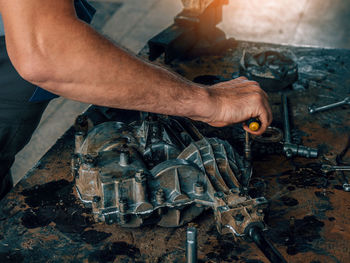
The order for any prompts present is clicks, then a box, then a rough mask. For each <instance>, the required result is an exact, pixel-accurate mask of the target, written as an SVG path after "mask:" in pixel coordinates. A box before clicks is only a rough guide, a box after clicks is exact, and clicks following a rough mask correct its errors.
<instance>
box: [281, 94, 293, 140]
mask: <svg viewBox="0 0 350 263" xmlns="http://www.w3.org/2000/svg"><path fill="white" fill-rule="evenodd" d="M281 98H282V106H283V126H284V142H285V143H291V142H292V138H291V135H290V126H289V116H288V99H287V96H286V95H285V94H282V96H281Z"/></svg>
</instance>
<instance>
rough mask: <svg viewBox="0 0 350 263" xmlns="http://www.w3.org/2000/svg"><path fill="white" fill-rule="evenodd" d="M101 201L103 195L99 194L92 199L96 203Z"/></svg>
mask: <svg viewBox="0 0 350 263" xmlns="http://www.w3.org/2000/svg"><path fill="white" fill-rule="evenodd" d="M100 201H101V197H99V196H97V195H95V196H94V198H93V199H92V202H94V203H98V202H100Z"/></svg>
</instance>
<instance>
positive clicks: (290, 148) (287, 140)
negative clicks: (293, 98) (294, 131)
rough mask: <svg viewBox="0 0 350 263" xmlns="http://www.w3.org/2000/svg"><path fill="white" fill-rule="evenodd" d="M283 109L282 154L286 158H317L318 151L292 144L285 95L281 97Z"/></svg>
mask: <svg viewBox="0 0 350 263" xmlns="http://www.w3.org/2000/svg"><path fill="white" fill-rule="evenodd" d="M281 100H282V107H283V124H284V145H283V152H284V154H285V155H286V156H287V157H288V158H291V157H293V156H301V157H306V158H317V156H318V150H317V149H313V148H309V147H306V146H303V145H298V144H294V143H293V142H292V137H291V132H290V126H289V114H288V98H287V96H286V95H285V94H283V95H282V96H281Z"/></svg>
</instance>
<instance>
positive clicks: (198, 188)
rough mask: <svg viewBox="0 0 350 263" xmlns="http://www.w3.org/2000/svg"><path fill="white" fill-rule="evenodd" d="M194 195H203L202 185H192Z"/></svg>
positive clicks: (198, 183)
mask: <svg viewBox="0 0 350 263" xmlns="http://www.w3.org/2000/svg"><path fill="white" fill-rule="evenodd" d="M194 193H195V194H196V195H203V193H204V185H203V184H202V183H201V182H197V183H195V184H194Z"/></svg>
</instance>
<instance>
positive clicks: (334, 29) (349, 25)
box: [12, 0, 350, 183]
mask: <svg viewBox="0 0 350 263" xmlns="http://www.w3.org/2000/svg"><path fill="white" fill-rule="evenodd" d="M90 2H92V4H95V6H96V7H97V8H99V13H97V15H96V17H95V19H94V21H93V26H94V27H95V28H96V30H98V31H99V32H101V33H102V34H104V35H106V36H108V37H109V38H110V39H112V40H113V41H115V42H116V43H118V44H119V45H122V46H124V47H126V48H128V49H129V50H130V51H131V52H134V53H137V52H138V51H139V50H140V49H141V48H142V47H143V46H144V45H145V44H146V42H147V40H148V39H150V38H151V37H152V36H154V35H155V34H157V33H158V32H160V31H162V30H163V29H164V28H166V27H167V26H168V25H170V24H171V23H172V21H173V17H174V16H175V15H176V14H177V13H179V12H180V11H181V9H182V5H181V1H180V0H108V1H107V0H104V1H103V0H95V1H90ZM219 27H220V28H221V29H223V30H224V31H225V33H226V34H227V36H229V37H234V38H236V39H240V40H250V41H260V42H269V43H283V44H290V45H310V46H318V47H331V48H350V34H349V33H350V2H349V1H344V0H298V1H295V0H283V1H276V0H230V4H229V5H228V6H225V8H224V18H223V22H222V23H221V24H220V25H219ZM88 106H89V105H87V104H83V103H79V102H75V101H70V100H66V99H64V98H59V99H56V100H54V101H52V102H51V103H50V105H49V107H48V109H47V110H46V112H45V114H44V116H43V118H42V121H41V123H40V125H39V127H38V129H37V131H36V132H35V133H34V135H33V137H32V140H31V142H30V143H29V144H28V145H27V146H26V147H25V148H24V149H23V150H22V151H21V152H20V153H19V154H18V155H17V157H16V162H15V164H14V166H13V168H12V174H13V179H14V182H15V183H17V182H18V181H19V180H20V179H21V178H22V177H23V176H24V175H25V174H26V172H27V171H28V170H29V169H30V168H32V167H33V166H34V165H35V164H36V163H37V161H38V160H39V159H40V157H41V156H42V155H43V154H44V153H45V152H46V151H47V150H48V149H49V148H50V147H51V146H52V145H53V144H54V143H55V142H56V140H57V139H58V138H59V137H60V136H61V135H62V134H63V133H64V132H65V131H66V130H67V129H68V128H69V127H70V126H71V125H72V123H73V121H74V119H75V117H76V116H77V115H79V114H80V113H81V112H83V111H84V110H85V109H86V108H87V107H88ZM58 158H59V157H58Z"/></svg>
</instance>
